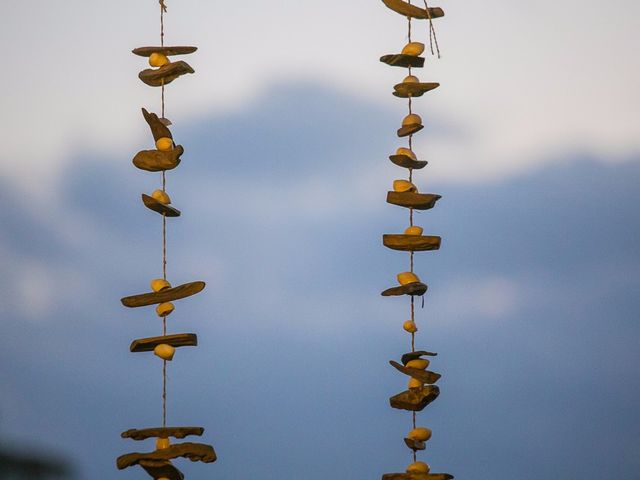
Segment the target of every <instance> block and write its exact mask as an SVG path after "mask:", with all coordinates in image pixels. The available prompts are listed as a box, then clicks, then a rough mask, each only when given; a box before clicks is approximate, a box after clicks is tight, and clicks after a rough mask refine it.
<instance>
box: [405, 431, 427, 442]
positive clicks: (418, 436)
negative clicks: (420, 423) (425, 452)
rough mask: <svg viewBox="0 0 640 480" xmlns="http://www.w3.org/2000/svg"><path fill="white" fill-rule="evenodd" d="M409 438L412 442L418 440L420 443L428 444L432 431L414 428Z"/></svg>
mask: <svg viewBox="0 0 640 480" xmlns="http://www.w3.org/2000/svg"><path fill="white" fill-rule="evenodd" d="M407 438H410V439H411V440H417V441H419V442H426V441H427V440H429V439H430V438H431V430H429V429H428V428H414V429H413V430H411V431H410V432H409V435H407Z"/></svg>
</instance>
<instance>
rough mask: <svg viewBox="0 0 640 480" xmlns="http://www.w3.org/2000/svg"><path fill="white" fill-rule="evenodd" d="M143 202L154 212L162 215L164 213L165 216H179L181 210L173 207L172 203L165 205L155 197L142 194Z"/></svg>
mask: <svg viewBox="0 0 640 480" xmlns="http://www.w3.org/2000/svg"><path fill="white" fill-rule="evenodd" d="M142 203H144V206H145V207H147V208H148V209H149V210H153V211H154V212H158V213H159V214H160V215H164V216H165V217H179V216H180V210H178V209H176V208H173V207H172V206H171V205H165V204H164V203H162V202H159V201H158V200H156V199H155V198H153V197H151V196H149V195H147V194H144V193H143V194H142Z"/></svg>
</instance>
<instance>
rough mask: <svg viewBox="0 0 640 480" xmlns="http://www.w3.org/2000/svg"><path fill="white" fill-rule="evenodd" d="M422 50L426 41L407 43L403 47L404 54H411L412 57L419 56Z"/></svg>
mask: <svg viewBox="0 0 640 480" xmlns="http://www.w3.org/2000/svg"><path fill="white" fill-rule="evenodd" d="M422 52H424V43H420V42H411V43H407V44H406V45H405V46H404V48H403V49H402V54H403V55H411V56H412V57H417V56H418V55H421V54H422Z"/></svg>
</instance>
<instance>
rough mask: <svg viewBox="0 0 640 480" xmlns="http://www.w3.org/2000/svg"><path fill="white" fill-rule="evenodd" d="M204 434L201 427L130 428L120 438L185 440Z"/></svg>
mask: <svg viewBox="0 0 640 480" xmlns="http://www.w3.org/2000/svg"><path fill="white" fill-rule="evenodd" d="M203 433H204V428H202V427H153V428H141V429H137V428H132V429H130V430H127V431H126V432H122V433H121V434H120V436H121V437H122V438H130V439H131V440H138V441H140V440H146V439H148V438H169V437H172V438H185V437H188V436H189V435H195V436H198V437H199V436H201V435H202V434H203Z"/></svg>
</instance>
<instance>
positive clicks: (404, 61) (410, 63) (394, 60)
mask: <svg viewBox="0 0 640 480" xmlns="http://www.w3.org/2000/svg"><path fill="white" fill-rule="evenodd" d="M380 61H381V62H382V63H386V64H387V65H389V66H391V67H403V68H409V67H411V68H422V67H424V57H418V56H416V55H405V54H404V53H390V54H389V55H383V56H381V57H380Z"/></svg>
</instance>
